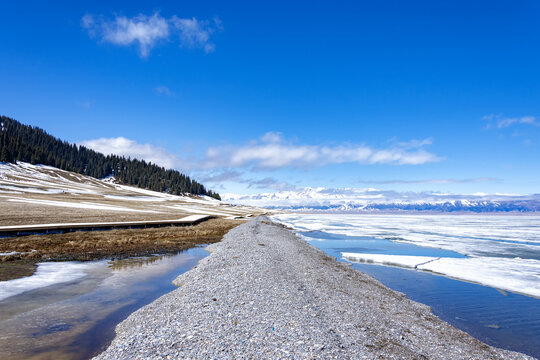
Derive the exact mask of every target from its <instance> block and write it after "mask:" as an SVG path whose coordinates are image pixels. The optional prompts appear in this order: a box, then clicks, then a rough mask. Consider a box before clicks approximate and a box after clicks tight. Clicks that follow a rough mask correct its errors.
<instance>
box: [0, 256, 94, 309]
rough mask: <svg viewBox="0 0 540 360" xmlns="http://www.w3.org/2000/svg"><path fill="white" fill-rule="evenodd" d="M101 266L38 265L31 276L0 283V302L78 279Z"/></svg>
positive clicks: (54, 263) (61, 263) (78, 264)
mask: <svg viewBox="0 0 540 360" xmlns="http://www.w3.org/2000/svg"><path fill="white" fill-rule="evenodd" d="M102 266H103V264H102V262H86V263H80V262H73V261H69V262H45V263H39V264H38V268H37V270H36V272H35V273H34V274H33V275H32V276H27V277H23V278H20V279H14V280H8V281H0V301H1V300H4V299H7V298H8V297H11V296H15V295H18V294H21V293H23V292H26V291H30V290H35V289H38V288H42V287H45V286H50V285H54V284H59V283H63V282H68V281H73V280H77V279H80V278H82V277H84V276H86V275H87V274H88V272H89V271H90V270H91V269H92V268H95V267H102Z"/></svg>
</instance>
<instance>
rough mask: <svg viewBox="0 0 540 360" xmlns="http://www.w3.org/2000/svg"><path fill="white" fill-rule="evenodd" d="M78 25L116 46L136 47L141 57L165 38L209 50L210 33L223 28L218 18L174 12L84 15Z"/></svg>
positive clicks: (146, 55) (164, 40)
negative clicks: (183, 15)
mask: <svg viewBox="0 0 540 360" xmlns="http://www.w3.org/2000/svg"><path fill="white" fill-rule="evenodd" d="M81 26H82V28H84V29H85V30H87V31H88V34H89V35H90V36H91V37H94V38H97V39H99V40H100V41H102V42H105V43H110V44H113V45H118V46H132V45H135V46H137V48H138V52H139V55H140V56H141V57H142V58H146V57H148V55H149V54H150V50H152V48H154V47H155V46H156V45H157V44H159V43H164V42H167V41H177V42H178V43H179V45H180V46H181V47H185V48H200V49H203V51H204V52H206V53H210V52H212V51H214V50H215V44H213V43H212V42H211V41H210V36H211V35H212V34H213V33H215V32H216V31H217V30H222V29H223V27H222V25H221V21H220V20H219V19H218V18H214V19H213V20H212V21H208V20H198V19H196V18H195V17H192V18H185V19H183V18H179V17H178V16H176V15H173V16H172V17H170V18H164V17H162V16H161V15H160V14H159V13H157V12H156V13H154V14H152V15H144V14H139V15H137V16H134V17H131V18H129V17H126V16H115V17H114V18H112V19H107V18H105V17H104V16H101V15H98V16H95V15H92V14H86V15H84V16H83V17H82V19H81Z"/></svg>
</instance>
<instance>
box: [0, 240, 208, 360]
mask: <svg viewBox="0 0 540 360" xmlns="http://www.w3.org/2000/svg"><path fill="white" fill-rule="evenodd" d="M207 254H208V253H207V252H206V251H205V250H204V249H202V248H193V249H190V250H187V251H185V252H182V253H179V254H175V255H155V256H150V257H138V258H132V259H122V260H113V261H98V262H93V263H92V265H93V266H91V267H90V268H89V271H88V275H87V276H86V277H84V278H83V279H80V280H77V281H74V282H71V283H62V284H57V285H53V286H48V287H45V288H41V289H36V290H33V291H29V292H26V293H22V294H20V295H17V296H13V297H11V298H7V299H5V300H4V301H1V302H0V348H1V349H2V351H0V359H40V360H41V359H87V358H89V357H91V356H92V355H95V354H97V353H99V352H100V351H101V350H102V349H104V348H105V347H106V345H107V344H108V342H110V340H112V338H113V337H114V327H115V326H116V324H118V323H119V322H120V321H122V320H123V319H124V318H126V317H127V316H128V315H129V314H130V313H132V312H133V311H135V310H136V309H138V308H140V307H142V306H144V305H146V304H148V303H150V302H151V301H153V300H155V299H156V298H158V297H159V296H161V295H163V294H165V293H167V292H169V291H171V290H173V289H174V288H175V286H174V285H173V284H172V281H173V280H174V279H175V278H176V277H177V276H178V275H179V274H181V273H183V272H185V271H187V270H189V269H191V268H192V267H193V266H195V265H196V264H197V262H198V261H199V260H200V259H201V258H203V257H205V256H206V255H207Z"/></svg>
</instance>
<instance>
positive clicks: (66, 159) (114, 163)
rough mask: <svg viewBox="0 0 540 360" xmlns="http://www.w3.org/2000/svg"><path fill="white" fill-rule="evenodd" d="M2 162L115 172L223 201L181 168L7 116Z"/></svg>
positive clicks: (98, 174) (2, 126) (137, 182)
mask: <svg viewBox="0 0 540 360" xmlns="http://www.w3.org/2000/svg"><path fill="white" fill-rule="evenodd" d="M0 161H2V162H7V163H14V162H16V161H24V162H29V163H31V164H43V165H50V166H54V167H57V168H59V169H62V170H67V171H73V172H76V173H79V174H83V175H88V176H92V177H95V178H98V179H102V178H105V177H107V176H110V175H112V176H114V178H115V179H116V180H117V181H118V182H120V183H121V184H126V185H133V186H137V187H140V188H144V189H149V190H154V191H159V192H167V193H169V194H175V195H180V194H194V195H207V196H211V197H213V198H216V199H218V200H221V198H220V196H219V194H218V193H215V192H213V191H211V190H207V189H206V188H205V187H204V185H202V184H200V183H198V182H197V181H195V180H192V179H190V178H189V176H186V175H184V174H182V173H180V172H179V171H176V170H171V169H165V168H163V167H160V166H158V165H156V164H152V163H150V162H146V161H144V160H137V159H129V158H128V159H126V158H125V157H123V156H117V155H103V154H101V153H98V152H96V151H94V150H91V149H88V148H87V147H84V146H77V145H75V144H70V143H68V142H66V141H62V140H60V139H57V138H55V137H54V136H52V135H49V134H47V133H46V132H45V131H44V130H42V129H40V128H37V127H32V126H29V125H23V124H21V123H20V122H18V121H16V120H13V119H11V118H8V117H6V116H0Z"/></svg>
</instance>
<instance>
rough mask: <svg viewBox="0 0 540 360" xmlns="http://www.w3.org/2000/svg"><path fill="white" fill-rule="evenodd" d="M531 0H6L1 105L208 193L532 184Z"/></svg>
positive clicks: (539, 37) (535, 129) (534, 70)
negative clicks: (198, 184) (157, 166)
mask: <svg viewBox="0 0 540 360" xmlns="http://www.w3.org/2000/svg"><path fill="white" fill-rule="evenodd" d="M539 17H540V2H537V1H512V2H510V1H436V2H435V1H407V2H404V1H351V2H346V1H343V2H339V3H338V4H336V2H331V1H328V2H325V1H318V2H311V1H305V2H301V1H295V2H291V1H287V2H281V1H268V2H265V1H256V2H253V1H245V2H234V1H228V2H223V1H174V2H173V1H171V2H161V3H159V4H158V3H157V2H139V1H130V2H114V3H112V2H99V1H87V2H83V1H80V2H68V1H64V2H61V1H51V2H47V3H45V2H42V3H38V2H33V1H17V2H3V3H2V5H0V53H1V54H2V56H0V77H1V80H2V86H1V87H0V113H1V114H3V115H7V116H10V117H13V118H15V119H17V120H19V121H21V122H23V123H26V124H32V125H35V126H39V127H41V128H44V129H45V130H47V131H48V132H49V133H51V134H53V135H55V136H58V137H60V138H62V139H65V140H68V141H70V142H75V143H81V144H86V145H88V146H91V147H94V148H95V149H97V150H100V151H105V152H107V151H114V152H117V153H121V154H125V155H131V156H135V157H144V158H146V159H149V160H152V161H156V162H158V163H161V164H163V165H165V166H171V167H174V168H177V169H179V170H181V171H184V172H186V173H189V174H191V175H193V176H194V177H196V178H197V179H200V180H202V181H203V182H205V183H207V184H208V185H209V187H212V188H214V189H216V190H218V191H219V192H234V193H258V192H271V191H277V190H290V189H298V188H302V187H305V186H311V187H317V186H324V187H329V188H345V187H353V188H365V187H372V188H377V189H383V190H396V191H440V192H449V193H463V194H470V193H477V192H483V193H520V194H526V193H528V194H532V193H538V192H540V189H539V186H538V184H539V181H538V179H540V166H539V161H538V159H539V158H540V101H539V100H540V71H539V64H540V30H539V29H538V26H537V24H538V20H539Z"/></svg>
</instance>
